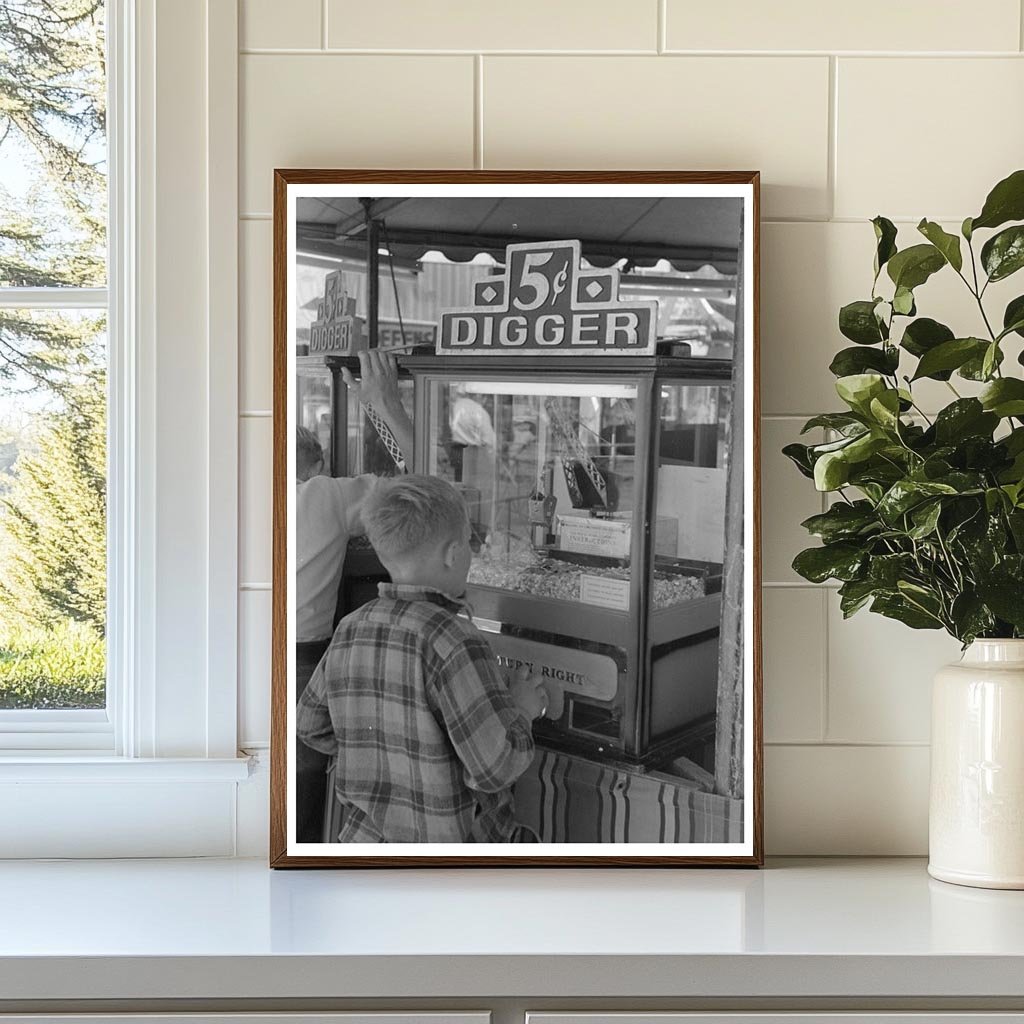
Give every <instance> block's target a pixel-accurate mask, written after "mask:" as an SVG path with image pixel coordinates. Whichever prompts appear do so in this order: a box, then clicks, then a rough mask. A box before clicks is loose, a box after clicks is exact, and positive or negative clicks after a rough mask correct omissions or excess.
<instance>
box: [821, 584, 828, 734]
mask: <svg viewBox="0 0 1024 1024" xmlns="http://www.w3.org/2000/svg"><path fill="white" fill-rule="evenodd" d="M829 594H830V591H829V590H827V589H823V590H822V593H821V680H820V682H819V685H820V687H821V713H820V721H819V723H818V726H819V730H820V736H821V742H822V743H826V742H827V741H828V733H829V720H830V708H829V696H830V694H829V685H828V683H829V671H828V659H829V654H830V648H829V625H828V602H829Z"/></svg>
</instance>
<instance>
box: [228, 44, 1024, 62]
mask: <svg viewBox="0 0 1024 1024" xmlns="http://www.w3.org/2000/svg"><path fill="white" fill-rule="evenodd" d="M238 52H239V54H240V55H242V56H245V57H263V56H274V55H278V56H296V57H302V56H320V55H326V56H331V57H344V56H352V57H472V56H476V55H477V54H480V55H483V56H488V57H556V58H557V57H651V58H657V57H684V58H685V57H715V58H724V59H728V58H759V59H763V60H768V61H770V60H789V59H793V58H797V59H804V58H806V59H809V60H811V59H814V60H820V59H821V58H822V57H825V58H828V57H842V58H849V57H854V58H857V59H858V60H935V59H946V58H949V59H957V60H1007V59H1012V58H1016V57H1019V56H1020V53H1021V51H1020V50H1019V49H1018V50H963V51H961V50H890V51H888V52H886V53H879V52H878V51H877V50H835V51H833V50H669V49H665V50H664V51H663V52H662V51H659V50H658V49H653V50H651V49H644V48H636V49H631V50H588V49H585V48H581V49H551V50H530V49H519V50H515V49H513V50H499V49H495V50H488V49H477V50H468V49H467V50H456V49H429V50H420V49H404V50H403V49H396V48H390V49H389V48H385V47H380V48H375V47H355V46H352V47H344V46H333V47H327V46H322V47H302V46H244V47H240V48H239V51H238Z"/></svg>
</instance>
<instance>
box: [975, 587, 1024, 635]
mask: <svg viewBox="0 0 1024 1024" xmlns="http://www.w3.org/2000/svg"><path fill="white" fill-rule="evenodd" d="M978 597H980V598H981V599H982V601H984V602H985V604H987V605H988V606H989V608H991V609H992V611H993V613H994V614H995V615H996V616H997V617H998V618H1000V619H1002V620H1003V621H1004V622H1009V623H1010V624H1011V625H1013V626H1016V627H1017V628H1018V629H1024V586H1021V583H1020V580H1013V579H1005V578H999V577H993V578H992V579H991V580H986V581H984V582H981V583H979V584H978Z"/></svg>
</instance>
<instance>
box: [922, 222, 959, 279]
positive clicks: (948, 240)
mask: <svg viewBox="0 0 1024 1024" xmlns="http://www.w3.org/2000/svg"><path fill="white" fill-rule="evenodd" d="M917 230H918V231H920V232H921V234H922V235H924V237H925V238H927V239H928V241H929V242H931V243H932V245H934V246H935V248H936V249H938V250H939V252H940V253H942V256H943V258H944V259H945V261H946V262H947V263H948V264H949V265H950V266H951V267H952V268H953V269H954V270H957V271H959V270H960V269H961V268H962V267H963V265H964V260H963V256H962V255H961V254H960V239H959V238H957V237H956V235H951V234H949V233H948V232H947V231H944V230H943V229H942V228H941V227H939V225H938V224H936V223H935V221H933V220H922V221H921V223H920V224H918V225H917Z"/></svg>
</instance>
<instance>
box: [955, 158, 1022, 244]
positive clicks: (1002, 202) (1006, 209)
mask: <svg viewBox="0 0 1024 1024" xmlns="http://www.w3.org/2000/svg"><path fill="white" fill-rule="evenodd" d="M1008 220H1024V170H1020V171H1014V172H1013V174H1011V175H1009V176H1008V177H1006V178H1003V180H1002V181H1001V182H999V184H998V185H996V186H995V187H994V188H993V189H992V191H991V192H989V194H988V196H987V198H986V199H985V205H984V206H983V207H982V208H981V213H979V214H978V216H977V217H975V218H973V220H970V228H967V230H968V231H971V232H974V231H976V230H977V229H978V228H997V227H999V225H1000V224H1005V223H1006V222H1007V221H1008ZM967 224H968V221H964V226H965V228H966V226H967ZM965 234H966V233H965ZM966 237H968V238H970V235H969V234H967V235H966Z"/></svg>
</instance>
